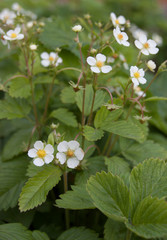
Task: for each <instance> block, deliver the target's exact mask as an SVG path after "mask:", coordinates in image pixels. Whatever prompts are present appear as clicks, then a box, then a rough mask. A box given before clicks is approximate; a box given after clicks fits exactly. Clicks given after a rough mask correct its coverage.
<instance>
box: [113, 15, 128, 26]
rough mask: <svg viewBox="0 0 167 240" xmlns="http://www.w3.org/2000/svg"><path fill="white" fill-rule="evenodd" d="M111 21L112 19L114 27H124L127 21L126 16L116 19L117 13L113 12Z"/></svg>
mask: <svg viewBox="0 0 167 240" xmlns="http://www.w3.org/2000/svg"><path fill="white" fill-rule="evenodd" d="M110 19H111V21H112V23H113V25H114V27H117V26H120V25H123V24H125V22H126V19H125V18H124V16H119V17H116V15H115V13H113V12H112V13H110Z"/></svg>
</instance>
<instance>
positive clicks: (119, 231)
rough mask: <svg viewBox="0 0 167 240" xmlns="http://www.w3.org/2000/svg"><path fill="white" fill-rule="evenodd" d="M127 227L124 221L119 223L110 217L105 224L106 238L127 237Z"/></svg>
mask: <svg viewBox="0 0 167 240" xmlns="http://www.w3.org/2000/svg"><path fill="white" fill-rule="evenodd" d="M125 232H126V228H125V225H124V224H123V223H118V222H115V221H113V220H112V219H110V218H108V219H107V221H106V223H105V225H104V239H105V240H111V239H112V240H122V239H124V238H125Z"/></svg>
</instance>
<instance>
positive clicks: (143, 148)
mask: <svg viewBox="0 0 167 240" xmlns="http://www.w3.org/2000/svg"><path fill="white" fill-rule="evenodd" d="M124 141H127V140H126V139H125V140H124ZM127 144H128V141H127ZM121 145H122V144H121ZM121 150H122V154H123V156H124V157H125V158H127V159H128V160H130V161H132V162H133V163H134V164H138V163H140V162H143V161H144V160H146V159H149V158H160V159H163V160H165V159H167V151H166V149H164V148H163V147H162V146H161V145H159V144H158V143H154V142H153V141H151V140H148V141H145V142H144V143H141V144H139V143H136V142H133V143H132V142H129V145H128V146H126V147H125V148H123V147H122V146H121Z"/></svg>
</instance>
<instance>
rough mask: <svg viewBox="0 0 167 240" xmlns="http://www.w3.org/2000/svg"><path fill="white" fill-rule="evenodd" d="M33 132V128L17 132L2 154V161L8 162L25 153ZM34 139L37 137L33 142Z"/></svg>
mask: <svg viewBox="0 0 167 240" xmlns="http://www.w3.org/2000/svg"><path fill="white" fill-rule="evenodd" d="M31 132H32V128H27V129H20V130H18V131H17V132H15V133H14V134H13V135H12V136H11V137H10V138H9V140H8V141H7V142H6V144H5V147H4V149H3V152H2V160H3V161H6V160H9V159H11V158H13V157H15V156H17V155H18V154H20V153H23V152H24V151H25V150H26V149H27V146H28V143H29V140H30V136H31ZM34 139H35V136H34V137H33V140H34ZM9 149H10V151H9Z"/></svg>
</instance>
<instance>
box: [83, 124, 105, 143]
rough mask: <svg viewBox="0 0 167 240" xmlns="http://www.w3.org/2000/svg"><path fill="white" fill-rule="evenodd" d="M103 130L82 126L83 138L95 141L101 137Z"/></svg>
mask: <svg viewBox="0 0 167 240" xmlns="http://www.w3.org/2000/svg"><path fill="white" fill-rule="evenodd" d="M103 135H104V134H103V130H101V129H95V128H93V127H90V126H84V136H85V138H86V139H87V140H88V141H97V140H99V139H101V138H102V137H103Z"/></svg>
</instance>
